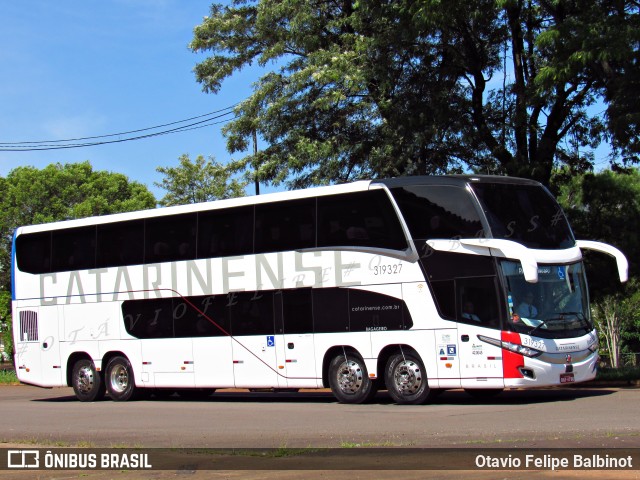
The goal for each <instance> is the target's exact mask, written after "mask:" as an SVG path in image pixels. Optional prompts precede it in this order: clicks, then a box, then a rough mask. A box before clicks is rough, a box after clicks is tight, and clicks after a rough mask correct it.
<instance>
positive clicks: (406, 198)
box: [392, 185, 484, 239]
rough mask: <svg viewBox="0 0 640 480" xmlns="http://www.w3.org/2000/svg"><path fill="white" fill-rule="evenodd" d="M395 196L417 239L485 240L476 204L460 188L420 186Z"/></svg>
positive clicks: (398, 189) (395, 193) (405, 188)
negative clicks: (480, 238)
mask: <svg viewBox="0 0 640 480" xmlns="http://www.w3.org/2000/svg"><path fill="white" fill-rule="evenodd" d="M392 193H393V196H394V198H395V199H396V202H397V203H398V207H400V211H401V212H402V216H403V217H404V219H405V221H406V222H407V226H408V227H409V231H410V232H411V236H412V237H413V238H414V239H430V238H433V239H435V238H454V237H457V238H474V237H484V232H483V230H482V224H481V222H480V216H479V215H478V212H477V210H476V208H475V202H474V201H473V200H472V197H471V194H470V193H469V192H467V191H466V190H464V189H462V188H460V187H453V186H420V185H418V186H407V187H402V188H394V189H393V190H392Z"/></svg>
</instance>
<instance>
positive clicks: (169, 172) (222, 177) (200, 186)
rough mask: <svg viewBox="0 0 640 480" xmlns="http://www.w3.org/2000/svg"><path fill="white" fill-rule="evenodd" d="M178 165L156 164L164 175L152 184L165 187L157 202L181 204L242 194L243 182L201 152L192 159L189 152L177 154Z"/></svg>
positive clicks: (161, 203) (166, 204)
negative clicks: (162, 165)
mask: <svg viewBox="0 0 640 480" xmlns="http://www.w3.org/2000/svg"><path fill="white" fill-rule="evenodd" d="M179 160H180V166H178V167H158V168H157V169H156V171H158V172H160V173H162V174H163V175H164V177H165V178H163V179H162V182H161V183H155V185H156V186H158V187H160V188H162V189H164V190H166V191H167V194H166V195H165V196H164V197H163V198H162V200H160V202H159V203H160V205H164V206H170V205H185V204H189V203H200V202H209V201H212V200H220V199H225V198H234V197H242V196H244V188H245V186H246V182H241V181H238V180H235V179H231V175H232V172H231V171H230V170H229V169H227V168H225V167H224V166H223V165H221V164H219V163H217V162H216V161H215V160H214V159H213V158H210V159H209V160H205V158H204V157H203V156H202V155H199V156H198V158H196V161H195V163H194V162H192V161H191V159H190V158H189V155H186V154H185V155H182V156H180V159H179Z"/></svg>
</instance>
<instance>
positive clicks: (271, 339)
mask: <svg viewBox="0 0 640 480" xmlns="http://www.w3.org/2000/svg"><path fill="white" fill-rule="evenodd" d="M275 346H276V337H275V336H274V335H267V347H275Z"/></svg>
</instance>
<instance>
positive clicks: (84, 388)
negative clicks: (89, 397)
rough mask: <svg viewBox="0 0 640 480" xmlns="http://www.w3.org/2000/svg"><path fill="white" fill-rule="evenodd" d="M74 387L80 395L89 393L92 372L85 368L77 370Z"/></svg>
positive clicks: (91, 387) (89, 368)
mask: <svg viewBox="0 0 640 480" xmlns="http://www.w3.org/2000/svg"><path fill="white" fill-rule="evenodd" d="M76 387H77V388H78V391H79V392H81V393H90V392H91V390H92V389H93V370H92V369H91V367H89V366H86V367H82V368H80V369H79V370H78V375H77V376H76Z"/></svg>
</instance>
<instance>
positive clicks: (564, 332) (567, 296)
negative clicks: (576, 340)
mask: <svg viewBox="0 0 640 480" xmlns="http://www.w3.org/2000/svg"><path fill="white" fill-rule="evenodd" d="M501 267H502V274H503V275H504V278H505V281H506V286H507V290H508V304H509V312H510V317H509V324H510V327H511V329H512V330H514V331H516V332H519V333H525V334H527V335H531V336H536V337H542V338H570V337H576V336H580V335H584V334H585V333H588V332H590V331H592V330H593V328H594V327H593V324H592V322H591V317H590V313H589V298H588V291H587V284H586V279H585V274H584V269H583V266H582V263H575V264H572V265H539V266H538V283H535V284H532V283H528V282H527V281H526V280H525V279H524V275H523V272H522V267H521V265H520V263H519V262H514V261H509V260H503V261H502V262H501Z"/></svg>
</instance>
